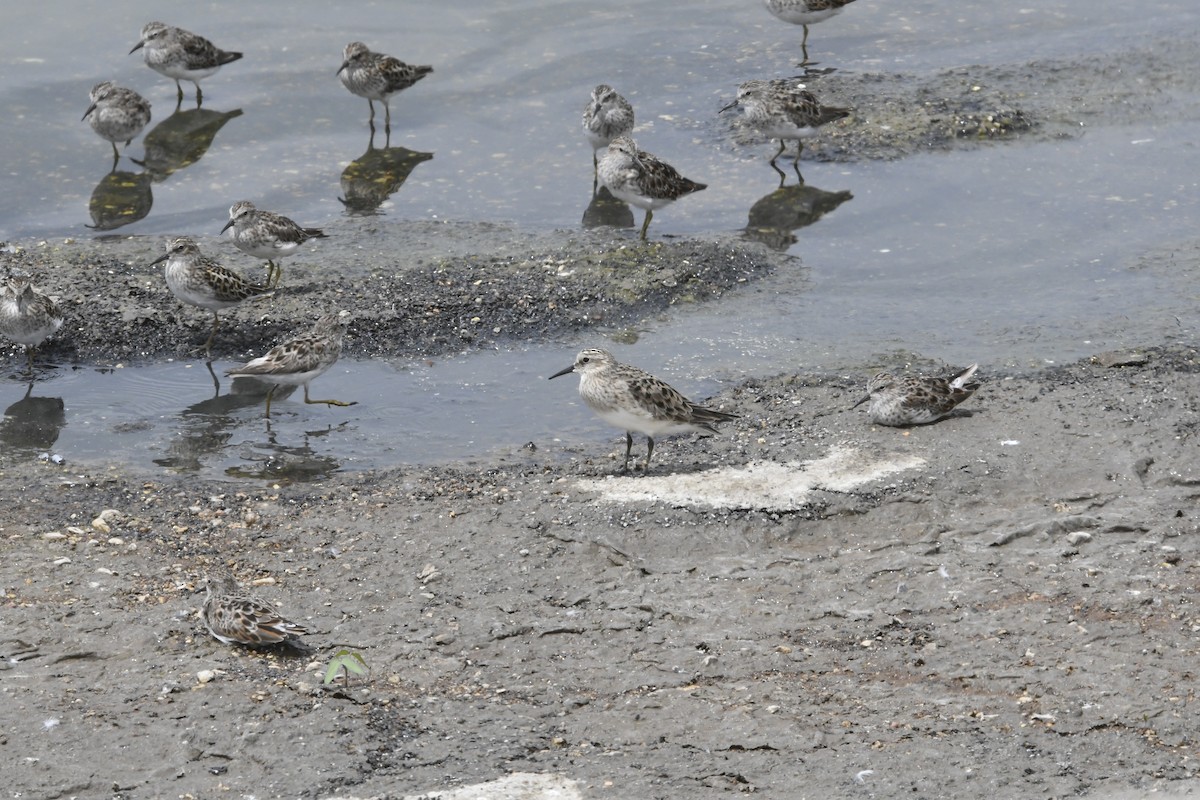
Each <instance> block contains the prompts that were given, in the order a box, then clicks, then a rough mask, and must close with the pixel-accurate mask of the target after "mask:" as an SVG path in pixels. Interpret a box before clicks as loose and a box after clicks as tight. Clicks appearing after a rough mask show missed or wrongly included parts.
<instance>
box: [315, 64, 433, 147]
mask: <svg viewBox="0 0 1200 800" xmlns="http://www.w3.org/2000/svg"><path fill="white" fill-rule="evenodd" d="M431 72H433V67H429V66H417V65H415V64H405V63H404V62H403V61H401V60H400V59H398V58H393V57H392V56H388V55H384V54H383V53H375V52H372V51H371V50H370V49H369V48H368V47H367V46H366V45H365V44H363V43H362V42H351V43H350V44H348V45H346V49H345V51H343V53H342V66H341V67H339V68H338V71H337V74H338V76H339V77H340V78H341V79H342V85H343V86H345V87H346V88H347V89H349V90H350V93H351V94H356V95H358V96H359V97H365V98H367V103H368V104H369V105H370V106H371V119H370V124H371V129H372V130H374V129H375V101H376V100H378V101H380V102H381V103H383V110H384V114H385V117H384V130H386V131H388V132H389V133H390V132H391V130H392V108H391V106H390V105H389V102H388V101H389V99H390V98H391V96H392V95H394V94H396V93H397V92H400V91H403V90H404V89H407V88H408V87H410V86H412V85H413V84H414V83H416V82H417V81H419V80H421V79H422V78H424V77H425V76H426V75H428V74H429V73H431Z"/></svg>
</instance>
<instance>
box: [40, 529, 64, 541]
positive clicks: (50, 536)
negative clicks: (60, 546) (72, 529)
mask: <svg viewBox="0 0 1200 800" xmlns="http://www.w3.org/2000/svg"><path fill="white" fill-rule="evenodd" d="M42 538H43V539H45V540H46V541H48V542H54V541H57V540H59V539H65V538H67V535H66V534H65V533H59V532H58V531H50V532H49V533H43V534H42Z"/></svg>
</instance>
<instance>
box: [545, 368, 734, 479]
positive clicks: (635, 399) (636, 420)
mask: <svg viewBox="0 0 1200 800" xmlns="http://www.w3.org/2000/svg"><path fill="white" fill-rule="evenodd" d="M569 372H575V373H578V374H579V396H580V397H582V398H583V401H584V402H585V403H587V405H588V407H589V408H591V409H592V411H594V412H596V414H597V415H598V416H599V417H600V419H602V420H604V421H605V422H607V423H608V424H610V425H614V426H616V427H618V428H620V429H622V430H624V431H625V461H624V463H623V464H622V466H621V470H622V471H625V470H628V469H629V452H630V450H632V449H633V431H637V432H638V433H642V434H645V436H646V463H645V467H644V469H646V470H648V469H650V458H651V456H653V455H654V437H656V436H663V435H666V434H670V433H685V432H688V431H696V432H699V433H717V432H718V431H717V429H716V427H714V426H715V425H717V424H718V423H721V422H726V421H728V420H731V419H736V418H737V417H736V415H734V414H727V413H725V412H724V411H717V410H715V409H711V408H705V407H704V406H701V405H698V404H696V403H693V402H692V401H691V400H688V399H687V398H686V397H684V396H683V395H682V394H680V393H679V392H678V391H676V390H675V389H673V388H671V387H670V386H669V385H667V384H666V383H665V382H664V381H661V380H659V379H658V378H656V377H654V376H653V375H651V374H649V373H647V372H643V371H642V370H640V369H638V368H637V367H632V366H629V365H628V364H622V363H620V362H618V361H617V359H616V358H614V357H613V355H612V353H610V352H608V351H607V350H600V349H589V350H584V351H582V352H581V353H580V354H579V355H577V356H576V357H575V363H574V364H572V365H571V366H569V367H567V368H566V369H563V370H559V371H558V372H556V373H554V374H553V375H551V376H550V380H553V379H554V378H557V377H559V376H561V375H566V374H567V373H569Z"/></svg>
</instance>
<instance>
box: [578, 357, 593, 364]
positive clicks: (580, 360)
mask: <svg viewBox="0 0 1200 800" xmlns="http://www.w3.org/2000/svg"><path fill="white" fill-rule="evenodd" d="M589 361H591V359H590V358H588V357H587V356H584V357H583V358H581V359H579V363H580V364H586V363H588V362H589Z"/></svg>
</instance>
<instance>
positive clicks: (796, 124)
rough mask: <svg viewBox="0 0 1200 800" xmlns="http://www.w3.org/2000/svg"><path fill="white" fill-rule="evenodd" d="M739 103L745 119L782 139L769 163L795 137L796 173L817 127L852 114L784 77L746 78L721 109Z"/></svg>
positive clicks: (773, 162) (766, 133)
mask: <svg viewBox="0 0 1200 800" xmlns="http://www.w3.org/2000/svg"><path fill="white" fill-rule="evenodd" d="M735 106H740V107H741V108H742V111H743V112H744V113H745V115H746V121H747V122H748V123H750V125H752V126H753V127H755V128H756V129H758V130H759V131H760V132H762V133H763V134H764V135H766V136H768V137H770V138H772V139H778V140H779V150H777V151H776V152H775V155H773V156H772V157H771V161H770V164H771V166H775V159H777V158H779V157H780V156H781V155H783V151H784V150H785V149H786V147H787V141H788V140H789V139H795V140H796V160H795V162H794V167H795V169H796V175H797V177H799V175H800V166H799V163H800V154H801V153H802V152H803V151H804V141H803V140H804V139H807V138H809V137H812V136H816V134H817V128H819V127H821V126H822V125H825V124H826V123H829V122H833V121H834V120H838V119H842V118H844V117H847V116H849V115H850V109H847V108H837V107H834V106H823V105H821V103H820V102H819V101H818V100H817V98H816V97H815V96H814V95H813V93H812V92H810V91H808V90H806V89H805V88H804V85H803V84H799V83H793V82H789V81H783V80H772V81H746V82H745V83H743V84H741V85H740V86H739V87H738V94H737V99H736V100H734V101H733V102H732V103H730V104H729V105H727V106H725V107H724V108H722V109H721V111H728V110H729V109H731V108H733V107H735Z"/></svg>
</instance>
